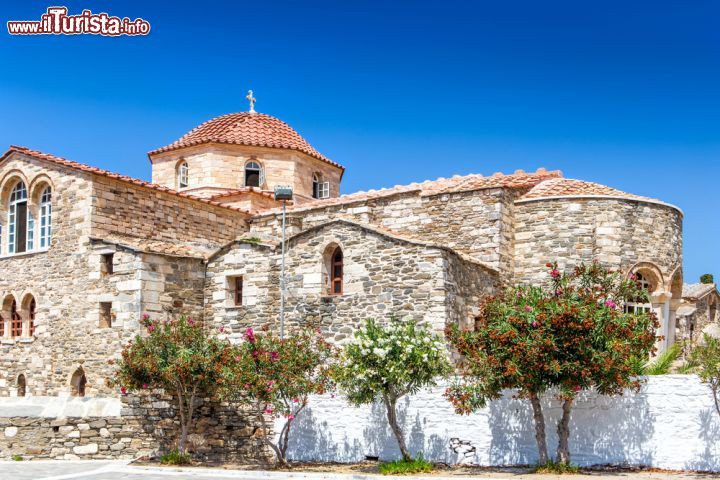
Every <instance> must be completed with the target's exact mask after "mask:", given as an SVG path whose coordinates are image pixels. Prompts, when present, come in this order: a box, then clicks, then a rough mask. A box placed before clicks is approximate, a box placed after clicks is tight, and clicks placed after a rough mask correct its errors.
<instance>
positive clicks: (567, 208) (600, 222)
mask: <svg viewBox="0 0 720 480" xmlns="http://www.w3.org/2000/svg"><path fill="white" fill-rule="evenodd" d="M556 259H557V260H558V261H559V262H560V263H561V266H562V267H563V268H567V267H572V266H574V265H577V264H579V263H581V262H583V261H584V262H591V261H592V260H598V261H600V262H601V263H603V264H605V265H607V266H610V267H611V268H619V267H623V268H626V269H627V268H629V267H631V266H633V265H634V264H636V263H638V262H652V263H653V264H655V265H657V266H658V267H659V268H660V270H661V271H662V274H663V275H664V277H665V282H669V281H670V276H671V275H672V274H673V272H674V271H675V269H676V268H677V267H679V266H681V265H682V214H681V213H680V212H679V211H678V210H677V209H675V208H673V207H670V206H666V205H661V204H653V203H647V202H641V201H634V200H625V199H611V198H559V199H541V200H533V201H519V202H518V203H517V206H516V216H515V280H516V281H518V282H541V281H545V280H546V279H547V268H546V267H545V264H546V263H547V262H551V261H554V260H556Z"/></svg>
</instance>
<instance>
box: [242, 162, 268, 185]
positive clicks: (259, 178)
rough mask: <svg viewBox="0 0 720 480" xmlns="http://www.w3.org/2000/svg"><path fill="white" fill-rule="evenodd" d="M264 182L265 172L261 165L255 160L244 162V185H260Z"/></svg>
mask: <svg viewBox="0 0 720 480" xmlns="http://www.w3.org/2000/svg"><path fill="white" fill-rule="evenodd" d="M264 183H265V174H264V172H263V168H262V166H261V165H260V164H259V163H258V162H255V161H250V162H248V163H246V164H245V186H246V187H262V185H263V184H264Z"/></svg>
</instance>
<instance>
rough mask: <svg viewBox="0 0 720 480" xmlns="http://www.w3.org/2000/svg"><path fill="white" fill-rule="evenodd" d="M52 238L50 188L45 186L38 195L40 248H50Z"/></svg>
mask: <svg viewBox="0 0 720 480" xmlns="http://www.w3.org/2000/svg"><path fill="white" fill-rule="evenodd" d="M51 238H52V189H51V188H50V187H46V188H45V190H43V192H42V194H41V195H40V248H50V240H51Z"/></svg>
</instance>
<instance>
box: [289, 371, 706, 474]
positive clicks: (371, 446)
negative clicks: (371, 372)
mask: <svg viewBox="0 0 720 480" xmlns="http://www.w3.org/2000/svg"><path fill="white" fill-rule="evenodd" d="M443 392H444V387H436V388H434V389H431V390H428V391H423V392H421V393H419V394H418V395H415V396H413V397H409V398H406V399H404V400H403V401H401V402H400V406H399V410H400V412H399V417H400V420H401V421H402V423H403V424H404V428H405V435H406V439H407V442H408V446H409V448H410V450H411V452H412V453H413V454H416V453H418V452H422V453H423V455H424V456H425V458H426V459H429V460H433V461H442V462H447V463H471V464H479V465H514V464H531V463H535V462H536V461H537V448H536V444H535V438H534V426H533V423H532V412H531V408H530V405H529V403H528V402H527V401H525V400H517V399H513V398H512V396H511V394H510V393H508V394H507V395H506V396H505V397H504V398H503V399H501V400H498V401H495V402H493V403H492V404H491V405H489V406H488V407H487V408H485V409H484V410H482V411H480V412H478V413H475V414H473V415H469V416H459V415H456V414H455V413H454V412H453V410H452V408H451V406H450V404H449V403H448V402H447V400H445V398H444V397H443ZM543 407H544V411H545V420H546V429H547V434H548V447H549V448H550V451H551V454H553V456H554V450H555V448H556V446H557V435H556V432H555V426H556V425H557V420H558V418H559V415H560V407H559V402H558V401H557V400H555V399H554V398H551V397H550V396H548V398H545V399H544V402H543ZM282 420H283V419H279V420H278V421H277V422H276V431H279V430H280V427H281V426H282V423H283V422H282ZM570 428H571V436H570V449H571V453H572V461H573V463H576V464H578V465H595V464H628V465H646V466H653V467H658V468H666V469H684V470H712V471H720V417H719V416H718V415H717V412H716V411H715V408H714V405H713V399H712V394H711V392H710V389H709V388H708V387H707V385H704V384H702V383H701V382H700V381H699V379H698V378H697V377H696V376H694V375H664V376H654V377H649V378H648V382H647V383H646V384H645V385H644V386H643V388H642V390H641V391H640V393H637V394H635V393H626V394H625V396H622V397H615V398H609V397H603V396H599V395H596V394H594V393H584V394H582V395H581V396H580V397H579V399H578V401H577V403H576V404H575V408H574V409H573V413H572V417H571V422H570ZM452 439H459V440H460V441H467V442H469V443H470V445H469V446H468V445H462V446H461V448H462V449H463V450H464V451H461V452H460V453H456V452H455V451H453V449H451V444H452V445H454V446H456V447H457V445H458V442H457V440H455V441H454V442H453V441H452ZM473 447H474V451H469V452H468V451H467V450H472V448H473ZM458 450H459V449H458ZM288 456H289V458H291V459H293V460H315V461H335V462H354V461H360V460H364V459H365V457H366V456H378V457H380V458H381V459H396V458H399V456H400V453H399V450H398V448H397V445H396V442H395V439H394V437H393V436H392V433H391V431H390V428H389V427H387V421H386V419H385V411H384V408H383V407H382V406H381V405H380V404H376V405H373V406H366V407H361V408H354V407H351V406H349V405H348V404H347V403H346V402H344V401H343V400H342V399H341V398H339V397H336V398H332V397H331V396H330V395H323V396H318V397H313V398H312V399H311V401H310V405H309V406H308V408H307V409H306V410H305V411H303V412H301V413H300V415H298V418H297V419H296V420H295V422H294V426H293V430H292V432H291V435H290V446H289V452H288Z"/></svg>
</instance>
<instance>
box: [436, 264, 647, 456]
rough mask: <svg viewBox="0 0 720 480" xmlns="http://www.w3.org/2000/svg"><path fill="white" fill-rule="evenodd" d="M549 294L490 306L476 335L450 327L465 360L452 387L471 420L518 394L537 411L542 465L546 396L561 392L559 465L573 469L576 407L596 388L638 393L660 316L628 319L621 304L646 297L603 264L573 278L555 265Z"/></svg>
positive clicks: (511, 294) (509, 295)
mask: <svg viewBox="0 0 720 480" xmlns="http://www.w3.org/2000/svg"><path fill="white" fill-rule="evenodd" d="M548 268H549V269H550V272H549V273H550V277H551V280H550V283H549V287H548V288H540V287H534V286H525V287H515V288H511V289H509V290H507V291H506V292H505V293H504V294H502V295H499V296H497V297H492V298H489V299H487V300H486V301H485V302H484V304H483V305H482V309H481V316H480V318H479V319H478V320H479V321H478V322H477V326H478V328H477V330H476V331H461V330H459V329H458V328H457V327H456V326H452V327H449V328H448V331H447V333H448V336H449V338H450V340H451V342H452V344H453V345H454V346H455V348H456V349H457V351H458V352H459V353H460V354H461V355H462V361H461V365H460V369H461V374H462V376H461V377H462V381H461V382H458V383H456V384H455V385H453V386H451V387H450V388H448V390H447V392H446V396H447V398H448V399H449V400H450V402H452V404H453V405H454V407H455V409H456V411H457V412H458V413H469V412H472V411H474V410H476V409H478V408H481V407H483V406H485V404H486V403H487V402H488V401H489V400H492V399H495V398H498V397H500V395H501V392H502V390H503V389H517V390H518V393H519V396H520V397H522V398H527V399H529V400H530V403H531V405H532V408H533V414H534V421H535V437H536V441H537V444H538V450H539V457H540V463H541V464H545V463H547V461H548V453H547V443H546V440H545V421H544V416H543V412H542V407H541V404H540V400H539V397H540V395H541V394H542V393H544V392H545V391H547V390H548V389H551V388H553V389H556V390H557V392H558V397H559V398H560V399H561V400H562V401H563V415H562V418H561V419H560V421H559V422H558V437H559V443H558V450H557V461H558V462H559V463H565V464H567V463H569V462H570V452H569V446H568V436H569V420H570V413H571V410H572V402H573V400H574V399H575V397H576V396H577V394H578V393H579V392H580V391H582V390H585V389H590V388H594V389H595V390H597V391H598V392H599V393H602V394H605V395H619V394H622V393H623V391H624V390H625V389H628V388H634V389H637V388H639V386H640V381H639V380H638V379H637V377H636V376H635V375H636V374H637V365H640V364H642V363H644V361H645V359H647V357H648V356H649V355H650V354H651V353H653V352H654V350H655V348H654V344H655V341H656V336H655V331H656V329H657V327H658V322H657V320H656V318H655V316H654V314H650V313H626V312H624V311H623V309H622V305H623V304H624V303H625V302H627V301H634V300H637V299H638V298H641V297H646V296H647V292H645V291H644V290H642V289H641V288H640V286H639V285H638V283H637V282H635V281H634V279H632V278H630V279H628V278H626V277H624V276H622V275H621V274H620V273H618V272H612V271H609V270H607V269H605V268H603V267H601V266H600V265H599V264H597V263H593V264H592V265H582V266H580V267H578V268H576V269H575V270H574V271H573V272H572V273H571V274H563V273H561V272H560V271H559V270H558V268H557V265H556V264H548Z"/></svg>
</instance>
